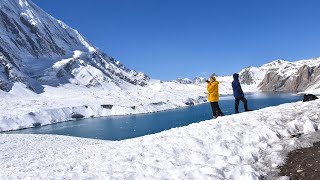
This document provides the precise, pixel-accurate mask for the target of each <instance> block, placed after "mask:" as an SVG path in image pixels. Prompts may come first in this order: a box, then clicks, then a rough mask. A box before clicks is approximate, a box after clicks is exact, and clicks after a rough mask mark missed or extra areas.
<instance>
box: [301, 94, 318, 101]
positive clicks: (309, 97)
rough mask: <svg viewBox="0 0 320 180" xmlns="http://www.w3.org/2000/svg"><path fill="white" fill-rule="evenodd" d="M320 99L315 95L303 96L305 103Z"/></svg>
mask: <svg viewBox="0 0 320 180" xmlns="http://www.w3.org/2000/svg"><path fill="white" fill-rule="evenodd" d="M316 99H319V98H318V97H317V96H315V95H313V94H305V95H303V102H308V101H313V100H316Z"/></svg>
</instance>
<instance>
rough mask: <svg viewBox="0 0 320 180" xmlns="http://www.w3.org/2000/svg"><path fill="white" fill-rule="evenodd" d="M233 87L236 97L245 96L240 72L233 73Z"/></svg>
mask: <svg viewBox="0 0 320 180" xmlns="http://www.w3.org/2000/svg"><path fill="white" fill-rule="evenodd" d="M232 89H233V96H234V97H235V98H239V97H244V93H243V91H242V88H241V85H240V82H239V74H237V73H235V74H233V81H232Z"/></svg>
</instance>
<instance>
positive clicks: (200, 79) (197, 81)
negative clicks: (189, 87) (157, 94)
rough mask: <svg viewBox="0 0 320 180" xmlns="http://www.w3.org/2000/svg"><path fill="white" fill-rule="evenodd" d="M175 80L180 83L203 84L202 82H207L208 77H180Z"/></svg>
mask: <svg viewBox="0 0 320 180" xmlns="http://www.w3.org/2000/svg"><path fill="white" fill-rule="evenodd" d="M174 82H177V83H180V84H201V83H205V82H206V79H205V78H203V77H195V78H193V79H192V80H191V79H189V78H183V79H182V78H178V79H177V80H175V81H174Z"/></svg>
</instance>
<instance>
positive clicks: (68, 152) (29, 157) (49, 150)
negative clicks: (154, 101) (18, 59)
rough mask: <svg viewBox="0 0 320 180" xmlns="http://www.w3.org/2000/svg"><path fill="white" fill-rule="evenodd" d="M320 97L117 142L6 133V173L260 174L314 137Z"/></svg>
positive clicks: (1, 141) (1, 140) (0, 147)
mask: <svg viewBox="0 0 320 180" xmlns="http://www.w3.org/2000/svg"><path fill="white" fill-rule="evenodd" d="M319 108H320V100H317V101H312V102H307V103H303V102H297V103H290V104H283V105H280V106H277V107H269V108H265V109H262V110H257V111H253V112H248V113H241V114H237V115H231V116H225V117H219V118H218V119H215V120H208V121H204V122H200V123H197V124H192V125H189V126H187V127H181V128H174V129H171V130H168V131H164V132H161V133H158V134H154V135H148V136H144V137H140V138H136V139H129V140H124V141H118V142H110V141H101V140H92V139H81V138H74V137H64V136H54V135H3V134H2V135H0V151H1V153H0V160H1V162H4V163H1V164H0V174H1V175H0V177H1V178H2V179H7V178H9V179H10V178H12V179H17V178H19V179H28V178H30V179H258V178H259V177H261V176H266V175H268V174H269V173H270V172H276V167H277V166H278V165H280V164H281V163H283V162H284V158H285V154H286V153H287V152H288V151H289V150H292V149H295V148H299V147H301V146H308V145H311V143H312V142H311V141H314V139H313V140H310V138H309V139H308V138H306V139H304V141H303V142H300V141H299V139H297V138H291V135H293V134H297V133H304V135H303V136H302V139H303V137H305V136H310V135H313V132H315V131H317V130H318V127H319V125H320V111H319Z"/></svg>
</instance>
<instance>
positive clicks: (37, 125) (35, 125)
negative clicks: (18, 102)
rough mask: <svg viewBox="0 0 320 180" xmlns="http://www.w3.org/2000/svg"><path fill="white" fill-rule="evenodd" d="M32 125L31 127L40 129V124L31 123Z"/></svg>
mask: <svg viewBox="0 0 320 180" xmlns="http://www.w3.org/2000/svg"><path fill="white" fill-rule="evenodd" d="M32 125H33V127H40V126H41V123H33V124H32Z"/></svg>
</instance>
